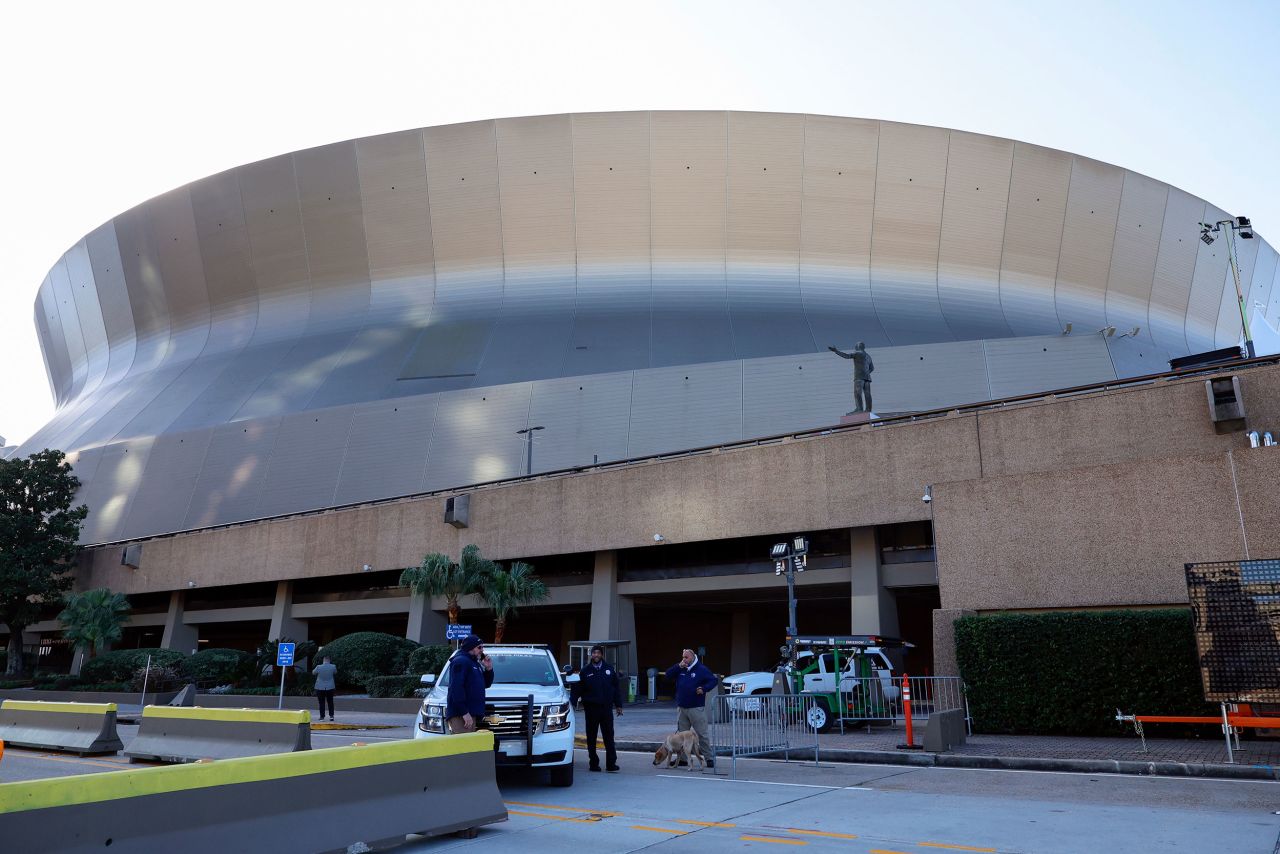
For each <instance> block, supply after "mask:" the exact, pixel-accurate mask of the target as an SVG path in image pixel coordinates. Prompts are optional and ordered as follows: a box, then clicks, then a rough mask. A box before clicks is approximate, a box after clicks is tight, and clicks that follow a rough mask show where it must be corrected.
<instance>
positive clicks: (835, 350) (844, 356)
mask: <svg viewBox="0 0 1280 854" xmlns="http://www.w3.org/2000/svg"><path fill="white" fill-rule="evenodd" d="M827 349H828V350H830V351H831V352H832V353H835V354H836V355H837V356H839V357H840V358H841V359H852V358H853V354H852V353H846V352H845V351H843V350H840V349H838V348H836V347H832V346H830V345H828V346H827Z"/></svg>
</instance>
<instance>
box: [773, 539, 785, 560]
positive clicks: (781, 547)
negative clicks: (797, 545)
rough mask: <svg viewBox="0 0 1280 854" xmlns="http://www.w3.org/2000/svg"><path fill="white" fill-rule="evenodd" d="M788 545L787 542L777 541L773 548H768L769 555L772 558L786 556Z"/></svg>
mask: <svg viewBox="0 0 1280 854" xmlns="http://www.w3.org/2000/svg"><path fill="white" fill-rule="evenodd" d="M788 547H789V546H788V544H787V543H777V544H776V545H774V547H773V548H771V549H769V557H771V558H773V559H774V560H777V559H778V558H780V557H786V556H787V549H788Z"/></svg>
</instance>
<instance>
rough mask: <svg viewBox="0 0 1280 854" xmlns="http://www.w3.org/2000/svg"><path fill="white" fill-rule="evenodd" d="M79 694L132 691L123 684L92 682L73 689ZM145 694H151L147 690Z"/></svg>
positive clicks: (125, 692)
mask: <svg viewBox="0 0 1280 854" xmlns="http://www.w3.org/2000/svg"><path fill="white" fill-rule="evenodd" d="M73 690H75V691H79V692H104V693H109V694H127V693H131V692H132V689H131V688H130V686H129V685H128V683H125V682H92V683H89V684H87V685H86V684H80V685H77V686H75V688H74V689H73ZM147 693H148V694H149V693H151V689H150V688H147Z"/></svg>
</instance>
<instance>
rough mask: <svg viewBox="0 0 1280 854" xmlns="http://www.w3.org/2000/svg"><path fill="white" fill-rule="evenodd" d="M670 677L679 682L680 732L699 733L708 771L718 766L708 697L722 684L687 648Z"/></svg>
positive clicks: (677, 690) (678, 718)
mask: <svg viewBox="0 0 1280 854" xmlns="http://www.w3.org/2000/svg"><path fill="white" fill-rule="evenodd" d="M667 678H668V679H674V680H675V683H676V711H677V712H678V713H679V716H678V717H677V718H676V729H677V730H681V731H682V730H687V729H691V730H693V731H694V732H696V733H697V734H698V742H699V744H700V745H701V750H702V759H703V761H705V762H706V763H707V767H708V768H714V767H716V757H715V753H714V752H713V751H712V749H711V738H710V736H708V734H707V694H708V693H709V692H710V691H711V690H712V689H713V688H715V687H716V685H718V684H719V683H720V680H719V679H717V678H716V677H715V674H714V673H712V672H711V671H710V670H709V669H707V666H706V665H705V664H703V663H702V662H701V661H699V660H698V656H697V655H695V654H694V652H693V650H691V649H686V650H685V651H684V652H683V653H682V654H681V656H680V663H679V664H677V665H675V666H674V667H672V668H671V669H670V670H668V671H667Z"/></svg>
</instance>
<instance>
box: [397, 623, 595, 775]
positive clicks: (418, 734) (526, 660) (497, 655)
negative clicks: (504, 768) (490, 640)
mask: <svg viewBox="0 0 1280 854" xmlns="http://www.w3.org/2000/svg"><path fill="white" fill-rule="evenodd" d="M484 649H485V652H486V653H488V655H489V659H490V660H491V661H492V662H493V684H492V685H491V686H489V690H488V691H486V692H485V706H484V717H483V718H481V719H480V720H479V721H477V723H476V725H477V728H479V729H487V730H489V731H491V732H492V733H493V736H494V740H495V741H496V742H497V745H496V747H497V750H496V757H495V758H496V760H497V763H498V764H499V765H523V766H526V767H532V768H547V769H548V770H550V772H551V785H553V786H572V785H573V733H574V720H573V708H572V707H571V706H570V705H569V689H568V688H567V687H566V686H565V681H564V678H563V677H562V676H561V674H560V669H559V668H558V667H557V665H556V659H555V656H554V655H552V654H551V650H549V649H547V648H546V647H544V646H533V645H518V644H485V648H484ZM574 678H576V677H569V679H570V680H572V679H574ZM422 684H423V685H426V686H430V688H431V690H430V692H429V693H428V694H427V696H426V698H424V699H423V701H422V710H421V711H420V712H419V713H418V721H417V726H416V727H414V732H413V735H414V737H415V738H436V737H439V736H443V735H445V734H446V733H447V729H446V724H445V719H444V707H445V700H446V699H447V697H448V695H449V666H448V665H447V664H446V665H445V667H444V671H443V672H442V673H441V674H440V678H439V679H437V678H436V677H434V676H431V675H430V674H428V675H426V676H423V677H422Z"/></svg>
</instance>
